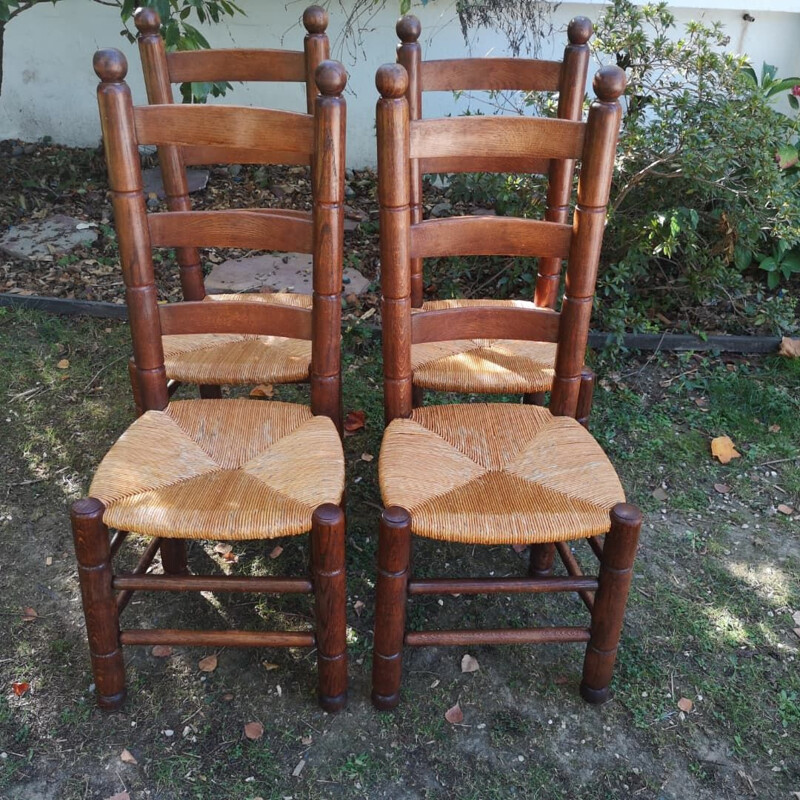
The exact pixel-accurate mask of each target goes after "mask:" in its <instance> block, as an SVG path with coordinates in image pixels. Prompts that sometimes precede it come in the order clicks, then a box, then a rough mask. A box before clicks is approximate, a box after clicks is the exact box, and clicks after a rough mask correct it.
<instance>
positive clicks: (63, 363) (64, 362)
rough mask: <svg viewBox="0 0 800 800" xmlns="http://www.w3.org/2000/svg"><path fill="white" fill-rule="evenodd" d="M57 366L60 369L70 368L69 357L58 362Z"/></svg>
mask: <svg viewBox="0 0 800 800" xmlns="http://www.w3.org/2000/svg"><path fill="white" fill-rule="evenodd" d="M56 366H57V367H58V368H59V369H69V359H68V358H62V359H61V361H59V362H58V364H56Z"/></svg>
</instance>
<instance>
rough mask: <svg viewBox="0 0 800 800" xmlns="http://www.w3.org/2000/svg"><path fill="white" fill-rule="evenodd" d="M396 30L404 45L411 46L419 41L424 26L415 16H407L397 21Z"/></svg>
mask: <svg viewBox="0 0 800 800" xmlns="http://www.w3.org/2000/svg"><path fill="white" fill-rule="evenodd" d="M395 30H396V31H397V36H398V38H399V39H400V41H401V42H403V44H411V43H412V42H416V41H417V39H419V35H420V34H421V33H422V24H421V23H420V21H419V20H418V19H417V18H416V17H415V16H414V15H413V14H406V15H405V16H402V17H400V19H399V20H397V25H395Z"/></svg>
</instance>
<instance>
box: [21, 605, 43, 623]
mask: <svg viewBox="0 0 800 800" xmlns="http://www.w3.org/2000/svg"><path fill="white" fill-rule="evenodd" d="M37 619H39V614H38V612H37V611H36V609H35V608H30V607H28V608H23V609H22V621H23V622H36V620H37Z"/></svg>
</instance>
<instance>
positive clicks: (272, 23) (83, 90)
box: [0, 0, 800, 166]
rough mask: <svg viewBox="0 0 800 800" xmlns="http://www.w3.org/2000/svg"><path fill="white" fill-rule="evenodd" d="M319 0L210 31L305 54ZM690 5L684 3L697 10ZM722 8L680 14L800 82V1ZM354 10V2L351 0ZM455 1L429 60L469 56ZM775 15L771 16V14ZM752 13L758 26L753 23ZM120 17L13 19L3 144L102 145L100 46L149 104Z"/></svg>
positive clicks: (281, 92)
mask: <svg viewBox="0 0 800 800" xmlns="http://www.w3.org/2000/svg"><path fill="white" fill-rule="evenodd" d="M310 2H311V0H308V2H305V1H304V0H288V2H285V0H242V1H241V3H240V4H241V6H242V7H243V8H244V9H245V11H246V12H247V16H246V17H244V16H237V17H234V18H232V21H231V22H230V23H229V24H227V25H215V26H211V27H209V28H207V36H208V38H209V40H210V41H211V43H212V45H213V46H218V47H287V48H292V49H295V48H296V49H300V48H301V47H302V38H303V34H304V30H303V29H302V26H301V25H300V24H299V22H298V20H299V17H300V15H301V13H302V10H303V8H304V7H305V6H306V5H307V4H309V3H310ZM692 2H693V0H684V2H682V3H681V5H691V4H692ZM697 2H698V3H699V2H702V3H704V5H705V6H706V7H708V6H710V5H713V6H714V8H713V10H706V11H703V10H702V9H698V8H677V7H676V8H675V9H674V10H675V13H676V15H677V16H678V19H679V21H686V20H689V19H697V18H699V17H703V16H705V17H706V18H707V19H708V20H715V19H718V20H720V21H721V22H723V23H724V24H725V26H726V30H727V32H728V33H729V35H730V37H731V45H730V47H731V49H732V50H735V51H737V52H745V53H748V54H749V55H750V56H751V58H752V60H753V63H754V64H755V65H756V68H757V69H758V68H760V65H761V62H762V61H764V60H765V61H767V62H768V63H771V64H776V65H777V66H778V67H779V75H781V76H788V75H800V48H798V47H797V42H798V41H800V10H797V11H795V10H790V9H795V8H798V0H697ZM344 4H345V5H347V0H344ZM386 5H387V8H386V9H384V10H383V11H381V12H380V13H378V14H377V15H376V16H375V18H374V19H373V21H372V24H371V28H372V30H371V32H370V33H368V34H367V35H366V36H365V40H364V53H363V54H361V55H360V57H359V61H358V63H354V62H353V59H352V58H351V57H350V56H349V55H348V54H347V53H346V52H344V53H343V52H341V49H339V50H338V57H340V58H342V60H343V61H344V62H345V65H346V66H347V68H348V70H349V72H350V82H349V86H350V92H349V93H348V106H349V108H348V115H349V124H348V160H349V163H350V164H351V165H353V166H362V165H368V164H374V162H375V155H374V149H375V141H374V123H373V119H374V109H375V100H376V96H377V95H376V91H375V85H374V74H375V70H376V69H377V68H378V66H380V64H382V63H384V62H387V61H392V60H393V59H394V48H395V44H396V36H395V32H394V23H395V19H396V9H397V7H398V6H399V2H398V1H397V0H388V1H387V4H386ZM601 5H602V3H601V2H598V0H594V2H593V1H592V0H589V1H588V2H585V3H569V2H566V3H564V4H563V5H561V6H560V7H559V8H558V10H557V11H556V13H555V17H554V23H555V27H556V31H557V32H556V33H555V34H554V36H553V38H552V49H551V52H549V53H548V52H543V53H542V57H554V58H560V53H561V52H562V51H563V46H564V43H565V39H566V34H565V30H566V24H567V22H568V20H569V19H570V18H571V17H573V16H575V15H577V14H582V15H585V16H588V17H589V18H590V19H591V18H596V17H597V16H598V15H599V12H600V6H601ZM331 6H332V8H331V26H330V35H331V38H332V40H333V41H334V43H336V42H337V40H338V38H339V36H340V34H341V23H342V14H341V12H340V11H339V6H338V3H332V4H331ZM453 8H454V3H453V2H452V0H431V1H430V2H429V3H428V5H427V6H425V7H422V6H419V7H417V6H416V5H415V7H414V11H415V13H416V14H417V15H418V16H419V17H420V19H421V20H422V24H423V37H422V44H423V48H424V49H423V53H424V54H426V55H427V57H431V58H433V57H436V58H446V57H452V56H460V55H464V54H465V52H466V49H465V44H464V40H463V38H462V36H461V30H460V27H459V24H458V21H457V20H456V19H455V15H454V11H453ZM766 9H769V10H766ZM745 12H747V13H748V14H749V15H751V16H753V17H755V21H754V22H746V21H744V20H743V18H742V17H743V14H744V13H745ZM120 28H121V25H120V20H119V16H118V14H117V11H116V10H115V9H112V8H104V7H103V6H102V5H98V4H97V3H94V2H92V1H91V0H62V1H61V2H59V3H57V4H56V5H55V6H53V5H51V4H49V3H42V4H40V5H37V6H35V7H34V8H33V9H32V10H30V11H26V12H25V13H23V14H21V15H20V16H19V17H18V18H17V19H15V20H14V21H13V22H11V23H10V24H9V25H8V27H7V29H6V36H5V39H6V40H5V64H4V67H5V69H4V78H3V88H2V96H0V138H19V139H23V140H27V141H34V140H36V139H39V138H41V137H42V136H50V137H52V138H53V139H54V140H55V141H56V142H60V143H63V144H69V145H85V146H92V145H96V144H97V143H98V141H99V136H100V132H99V125H98V121H97V108H96V105H95V100H94V90H95V86H96V84H97V79H96V77H95V75H94V72H93V71H92V67H91V60H92V54H93V52H94V51H95V50H96V49H98V48H100V47H119V48H120V49H121V50H122V51H123V52H125V53H126V55H127V56H128V60H129V62H130V72H129V82H130V84H131V88H132V91H133V95H134V100H135V101H136V102H144V101H145V97H144V89H143V86H142V82H141V78H140V70H139V59H138V54H137V52H136V48H135V46H132V45H129V44H128V43H127V41H126V40H125V39H123V38H122V37H121V36H120V35H119V30H120ZM503 44H504V41H503V39H502V38H501V37H500V36H498V35H495V34H492V33H483V34H481V36H480V38H479V39H478V40H477V41H476V42H475V44H474V45H473V48H472V52H473V54H474V55H486V54H488V53H492V54H493V55H500V54H502V53H503ZM222 102H235V103H239V104H243V105H248V104H253V105H268V106H272V107H279V108H289V109H295V110H303V109H304V100H303V91H302V89H301V87H299V86H294V85H258V84H250V85H247V86H245V85H238V86H235V89H234V92H233V93H230V92H229V93H228V96H227V97H226V98H224V99H223V100H222ZM454 110H456V106H454V101H453V99H452V97H451V96H450V95H449V94H445V93H436V94H434V95H431V96H430V98H429V99H426V112H427V113H429V114H444V113H450V112H453V111H454Z"/></svg>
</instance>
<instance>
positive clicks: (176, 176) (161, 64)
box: [133, 7, 206, 300]
mask: <svg viewBox="0 0 800 800" xmlns="http://www.w3.org/2000/svg"><path fill="white" fill-rule="evenodd" d="M133 21H134V23H135V24H136V28H137V30H138V31H139V34H138V36H137V40H138V42H139V55H140V56H141V59H142V70H143V72H144V85H145V89H146V91H147V102H148V103H150V104H151V105H162V104H165V103H172V102H174V99H173V95H172V84H171V82H170V77H169V67H168V65H167V51H166V48H165V46H164V39H163V38H162V37H161V18H160V17H159V15H158V12H157V11H156V10H155V9H154V8H147V7H142V8H137V9H136V13H135V14H134V15H133ZM158 161H159V164H160V165H161V180H162V181H163V183H164V191H165V193H166V195H167V207H168V208H169V210H170V211H191V210H192V206H191V202H190V200H189V186H188V184H187V182H186V169H185V166H184V163H183V155H182V153H181V148H180V147H178V146H177V145H163V146H161V147H159V148H158ZM175 257H176V259H177V261H178V269H179V270H180V279H181V290H182V292H183V299H184V300H202V299H203V298H204V297H205V294H206V290H205V286H204V284H203V267H202V265H201V264H200V251H199V250H198V249H197V248H196V247H179V248H176V251H175Z"/></svg>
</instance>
